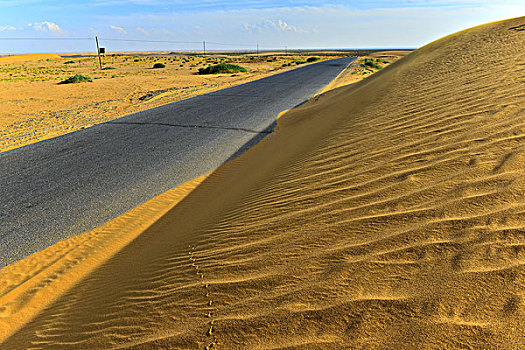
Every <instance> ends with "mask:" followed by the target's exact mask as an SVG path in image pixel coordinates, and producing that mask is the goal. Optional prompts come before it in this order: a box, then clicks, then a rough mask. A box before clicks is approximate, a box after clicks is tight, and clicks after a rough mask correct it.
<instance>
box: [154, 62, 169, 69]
mask: <svg viewBox="0 0 525 350" xmlns="http://www.w3.org/2000/svg"><path fill="white" fill-rule="evenodd" d="M153 68H166V65H165V64H164V63H160V62H158V63H155V64H154V65H153Z"/></svg>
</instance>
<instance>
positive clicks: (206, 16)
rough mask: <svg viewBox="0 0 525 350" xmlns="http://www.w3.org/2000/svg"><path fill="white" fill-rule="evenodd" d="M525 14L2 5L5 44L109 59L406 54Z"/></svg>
mask: <svg viewBox="0 0 525 350" xmlns="http://www.w3.org/2000/svg"><path fill="white" fill-rule="evenodd" d="M523 15H525V4H524V2H523V0H506V1H505V0H502V1H489V0H436V1H430V0H403V1H386V0H372V1H353V0H347V1H342V0H326V1H319V0H309V1H304V0H281V1H273V0H259V1H256V0H245V1H242V0H239V1H232V0H228V1H226V0H195V1H191V0H90V1H79V0H68V1H64V0H47V1H38V0H0V39H1V38H20V37H22V38H62V39H63V38H70V37H78V38H92V37H94V36H95V35H98V36H99V37H100V38H101V43H102V45H103V46H106V47H107V48H108V51H117V50H141V49H142V50H181V49H197V48H200V47H201V45H200V44H192V43H182V42H200V41H202V40H206V41H208V42H209V44H208V48H209V49H253V48H255V46H256V45H257V43H258V44H259V45H260V47H261V48H267V49H271V48H283V47H284V46H287V47H289V48H403V47H419V46H422V45H424V44H427V43H428V42H431V41H433V40H435V39H438V38H440V37H442V36H444V35H447V34H450V33H453V32H456V31H458V30H461V29H465V28H469V27H472V26H475V25H477V24H482V23H486V22H490V21H495V20H499V19H505V18H511V17H517V16H523ZM104 39H135V40H167V41H180V42H181V43H139V42H125V41H109V40H104ZM215 43H217V44H215ZM219 43H220V44H224V45H219ZM93 45H94V44H93V41H92V40H84V41H66V40H48V41H17V40H13V41H6V40H0V54H3V53H23V52H85V51H93Z"/></svg>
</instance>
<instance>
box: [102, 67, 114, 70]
mask: <svg viewBox="0 0 525 350" xmlns="http://www.w3.org/2000/svg"><path fill="white" fill-rule="evenodd" d="M108 69H117V68H115V67H104V68H102V70H108Z"/></svg>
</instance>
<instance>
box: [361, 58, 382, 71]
mask: <svg viewBox="0 0 525 350" xmlns="http://www.w3.org/2000/svg"><path fill="white" fill-rule="evenodd" d="M376 61H377V60H376ZM365 67H370V68H375V69H381V68H383V67H381V66H380V65H379V64H377V62H374V60H373V59H372V58H365Z"/></svg>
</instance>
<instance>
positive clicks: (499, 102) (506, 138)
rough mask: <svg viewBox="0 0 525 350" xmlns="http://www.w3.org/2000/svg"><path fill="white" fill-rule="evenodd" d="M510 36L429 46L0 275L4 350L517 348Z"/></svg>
mask: <svg viewBox="0 0 525 350" xmlns="http://www.w3.org/2000/svg"><path fill="white" fill-rule="evenodd" d="M524 42H525V18H523V17H521V18H515V19H511V20H505V21H501V22H495V23H490V24H486V25H482V26H479V27H475V28H471V29H469V30H466V31H462V32H459V33H456V34H453V35H450V36H447V37H445V38H442V39H440V40H437V41H435V42H432V43H430V44H428V45H426V46H424V47H422V48H420V49H418V50H416V51H414V52H412V53H410V54H409V55H406V56H405V57H403V58H402V59H399V60H397V61H396V62H394V63H393V64H391V65H389V66H388V67H386V68H384V69H381V70H380V71H379V72H377V73H374V74H370V75H369V76H367V77H366V78H365V79H363V80H360V81H358V82H356V83H353V84H349V85H345V84H343V86H341V87H335V88H334V89H331V90H329V91H327V92H325V93H323V94H320V95H318V96H316V97H315V98H312V99H311V100H310V101H309V102H308V103H306V104H304V105H302V106H300V107H298V108H296V109H293V110H291V111H289V112H287V113H286V114H284V115H282V116H281V117H280V118H279V119H278V128H277V130H276V131H275V132H274V133H273V134H272V135H270V136H271V137H270V136H269V137H268V138H267V139H265V140H263V141H262V142H260V143H259V144H258V145H256V146H255V147H253V148H252V149H250V150H249V151H248V152H246V153H245V154H243V155H242V156H241V157H239V158H237V159H235V160H233V161H231V162H229V163H226V164H225V165H223V166H221V167H220V168H219V169H217V170H216V171H214V172H212V173H211V174H206V175H203V176H202V177H201V178H198V179H195V180H193V181H190V182H189V183H187V184H185V185H182V186H181V187H179V188H176V189H174V190H172V191H170V192H168V193H165V194H164V195H161V196H160V197H158V198H155V199H153V200H152V201H151V202H148V203H145V204H144V205H143V206H141V207H139V208H136V209H134V210H133V211H131V212H129V213H128V214H126V215H125V217H122V218H117V219H115V220H114V221H112V222H110V223H108V224H107V225H105V226H104V227H101V228H100V229H98V230H95V231H93V232H88V233H85V234H83V235H80V236H77V237H74V238H72V239H70V240H66V241H63V242H60V243H58V244H57V245H55V246H52V247H50V248H48V249H46V250H44V251H42V252H39V253H36V254H34V255H32V256H30V257H29V258H27V259H24V260H22V261H19V262H17V263H15V264H13V265H10V266H8V267H6V268H4V269H2V270H0V281H1V282H0V283H1V284H0V342H1V343H0V347H1V348H2V349H4V348H5V349H25V348H32V349H71V348H86V349H103V348H108V349H123V348H126V349H186V348H188V349H461V348H467V349H519V348H524V347H525V337H524V336H523V334H525V305H524V297H525V292H524V290H525V288H524V287H525V270H524V269H523V264H524V262H525V227H524V224H523V222H524V220H523V219H524V215H523V213H524V212H525V202H524V195H525V168H524V160H525V147H524V142H525V90H524V89H523V86H524V83H525V74H524V73H525V55H524V53H523V47H524ZM352 75H358V74H351V73H350V74H349V76H350V77H351V76H352ZM210 198H213V200H210Z"/></svg>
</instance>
